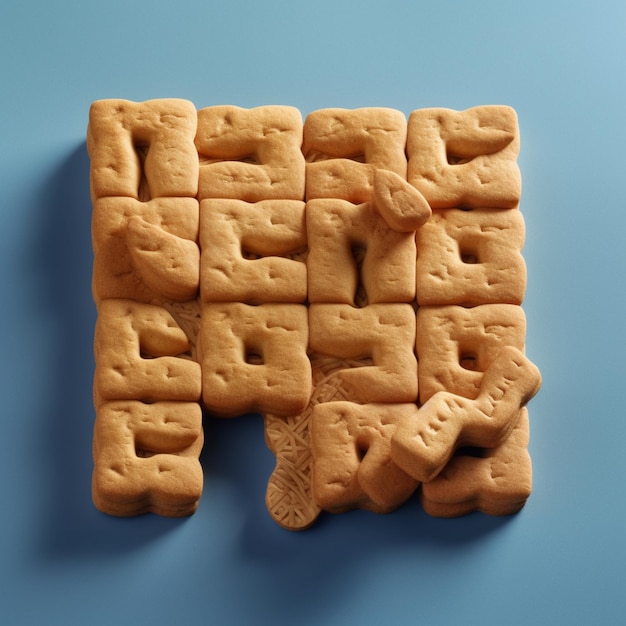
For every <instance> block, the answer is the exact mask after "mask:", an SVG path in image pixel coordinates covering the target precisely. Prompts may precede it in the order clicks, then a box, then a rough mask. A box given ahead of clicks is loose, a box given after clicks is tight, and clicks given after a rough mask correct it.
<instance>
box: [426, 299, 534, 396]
mask: <svg viewBox="0 0 626 626" xmlns="http://www.w3.org/2000/svg"><path fill="white" fill-rule="evenodd" d="M525 338H526V317H525V315H524V311H523V310H522V308H521V307H519V306H514V305H510V304H485V305H481V306H476V307H470V308H465V307H461V306H442V307H420V308H419V309H418V312H417V325H416V351H417V358H418V361H419V369H418V381H419V390H420V402H421V403H422V404H423V403H424V402H426V401H427V400H428V399H429V398H430V397H431V396H432V395H434V394H435V393H437V392H438V391H449V392H451V393H455V394H458V395H460V396H464V397H466V398H475V397H476V396H477V395H478V393H479V389H480V385H481V381H482V378H483V374H484V372H485V371H486V370H487V368H488V367H489V365H490V364H491V363H492V362H493V361H494V360H495V359H496V357H497V356H498V354H499V353H500V350H502V348H504V347H506V346H511V347H514V348H517V349H518V350H520V351H521V350H523V349H524V343H525Z"/></svg>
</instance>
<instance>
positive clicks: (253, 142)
mask: <svg viewBox="0 0 626 626" xmlns="http://www.w3.org/2000/svg"><path fill="white" fill-rule="evenodd" d="M195 142H196V147H197V150H198V155H199V159H200V178H199V181H198V198H199V199H200V200H204V199H206V198H229V199H235V200H245V201H246V202H258V201H260V200H271V199H282V200H304V181H305V170H304V157H303V155H302V152H301V149H300V148H301V145H302V116H301V115H300V112H299V111H298V110H297V109H294V108H293V107H287V106H261V107H256V108H252V109H243V108H241V107H236V106H213V107H207V108H204V109H200V110H199V111H198V132H197V135H196V138H195Z"/></svg>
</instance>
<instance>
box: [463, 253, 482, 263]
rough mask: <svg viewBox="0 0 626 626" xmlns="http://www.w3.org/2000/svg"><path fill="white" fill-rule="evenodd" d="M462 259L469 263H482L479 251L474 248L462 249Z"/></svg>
mask: <svg viewBox="0 0 626 626" xmlns="http://www.w3.org/2000/svg"><path fill="white" fill-rule="evenodd" d="M460 255H461V261H463V263H468V264H469V265H473V264H476V263H480V261H479V260H478V253H477V252H476V251H475V250H472V249H465V250H461V251H460Z"/></svg>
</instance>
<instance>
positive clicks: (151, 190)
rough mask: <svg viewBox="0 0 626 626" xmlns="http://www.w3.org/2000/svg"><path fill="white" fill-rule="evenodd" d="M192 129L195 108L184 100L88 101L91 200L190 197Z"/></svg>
mask: <svg viewBox="0 0 626 626" xmlns="http://www.w3.org/2000/svg"><path fill="white" fill-rule="evenodd" d="M196 127H197V115H196V108H195V106H194V105H193V104H192V103H191V102H188V101H187V100H180V99H174V98H171V99H159V100H147V101H146V102H130V101H129V100H113V99H111V100H98V101H97V102H94V103H93V104H92V105H91V108H90V110H89V127H88V130H87V150H88V152H89V157H90V159H91V194H92V200H94V201H95V200H96V199H98V198H103V197H108V196H128V197H130V198H136V199H139V200H149V199H151V198H160V197H178V198H193V197H195V196H196V193H197V191H198V153H197V152H196V148H195V145H194V137H195V134H196Z"/></svg>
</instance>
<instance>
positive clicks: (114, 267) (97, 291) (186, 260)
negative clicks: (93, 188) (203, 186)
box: [92, 196, 200, 304]
mask: <svg viewBox="0 0 626 626" xmlns="http://www.w3.org/2000/svg"><path fill="white" fill-rule="evenodd" d="M198 219H199V218H198V201H197V200H195V199H194V198H155V199H153V200H150V201H148V202H140V201H139V200H137V199H135V198H130V197H123V196H121V197H114V198H100V199H99V200H96V201H95V202H94V206H93V214H92V242H93V250H94V264H93V280H92V287H93V289H92V291H93V297H94V300H95V301H96V303H99V302H100V301H101V300H104V299H108V298H130V299H132V300H137V301H139V302H148V303H154V304H160V303H163V302H167V301H172V300H174V301H185V300H191V299H193V298H195V297H196V294H197V292H198V287H199V281H200V278H199V275H200V251H199V248H198V244H197V239H198Z"/></svg>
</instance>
